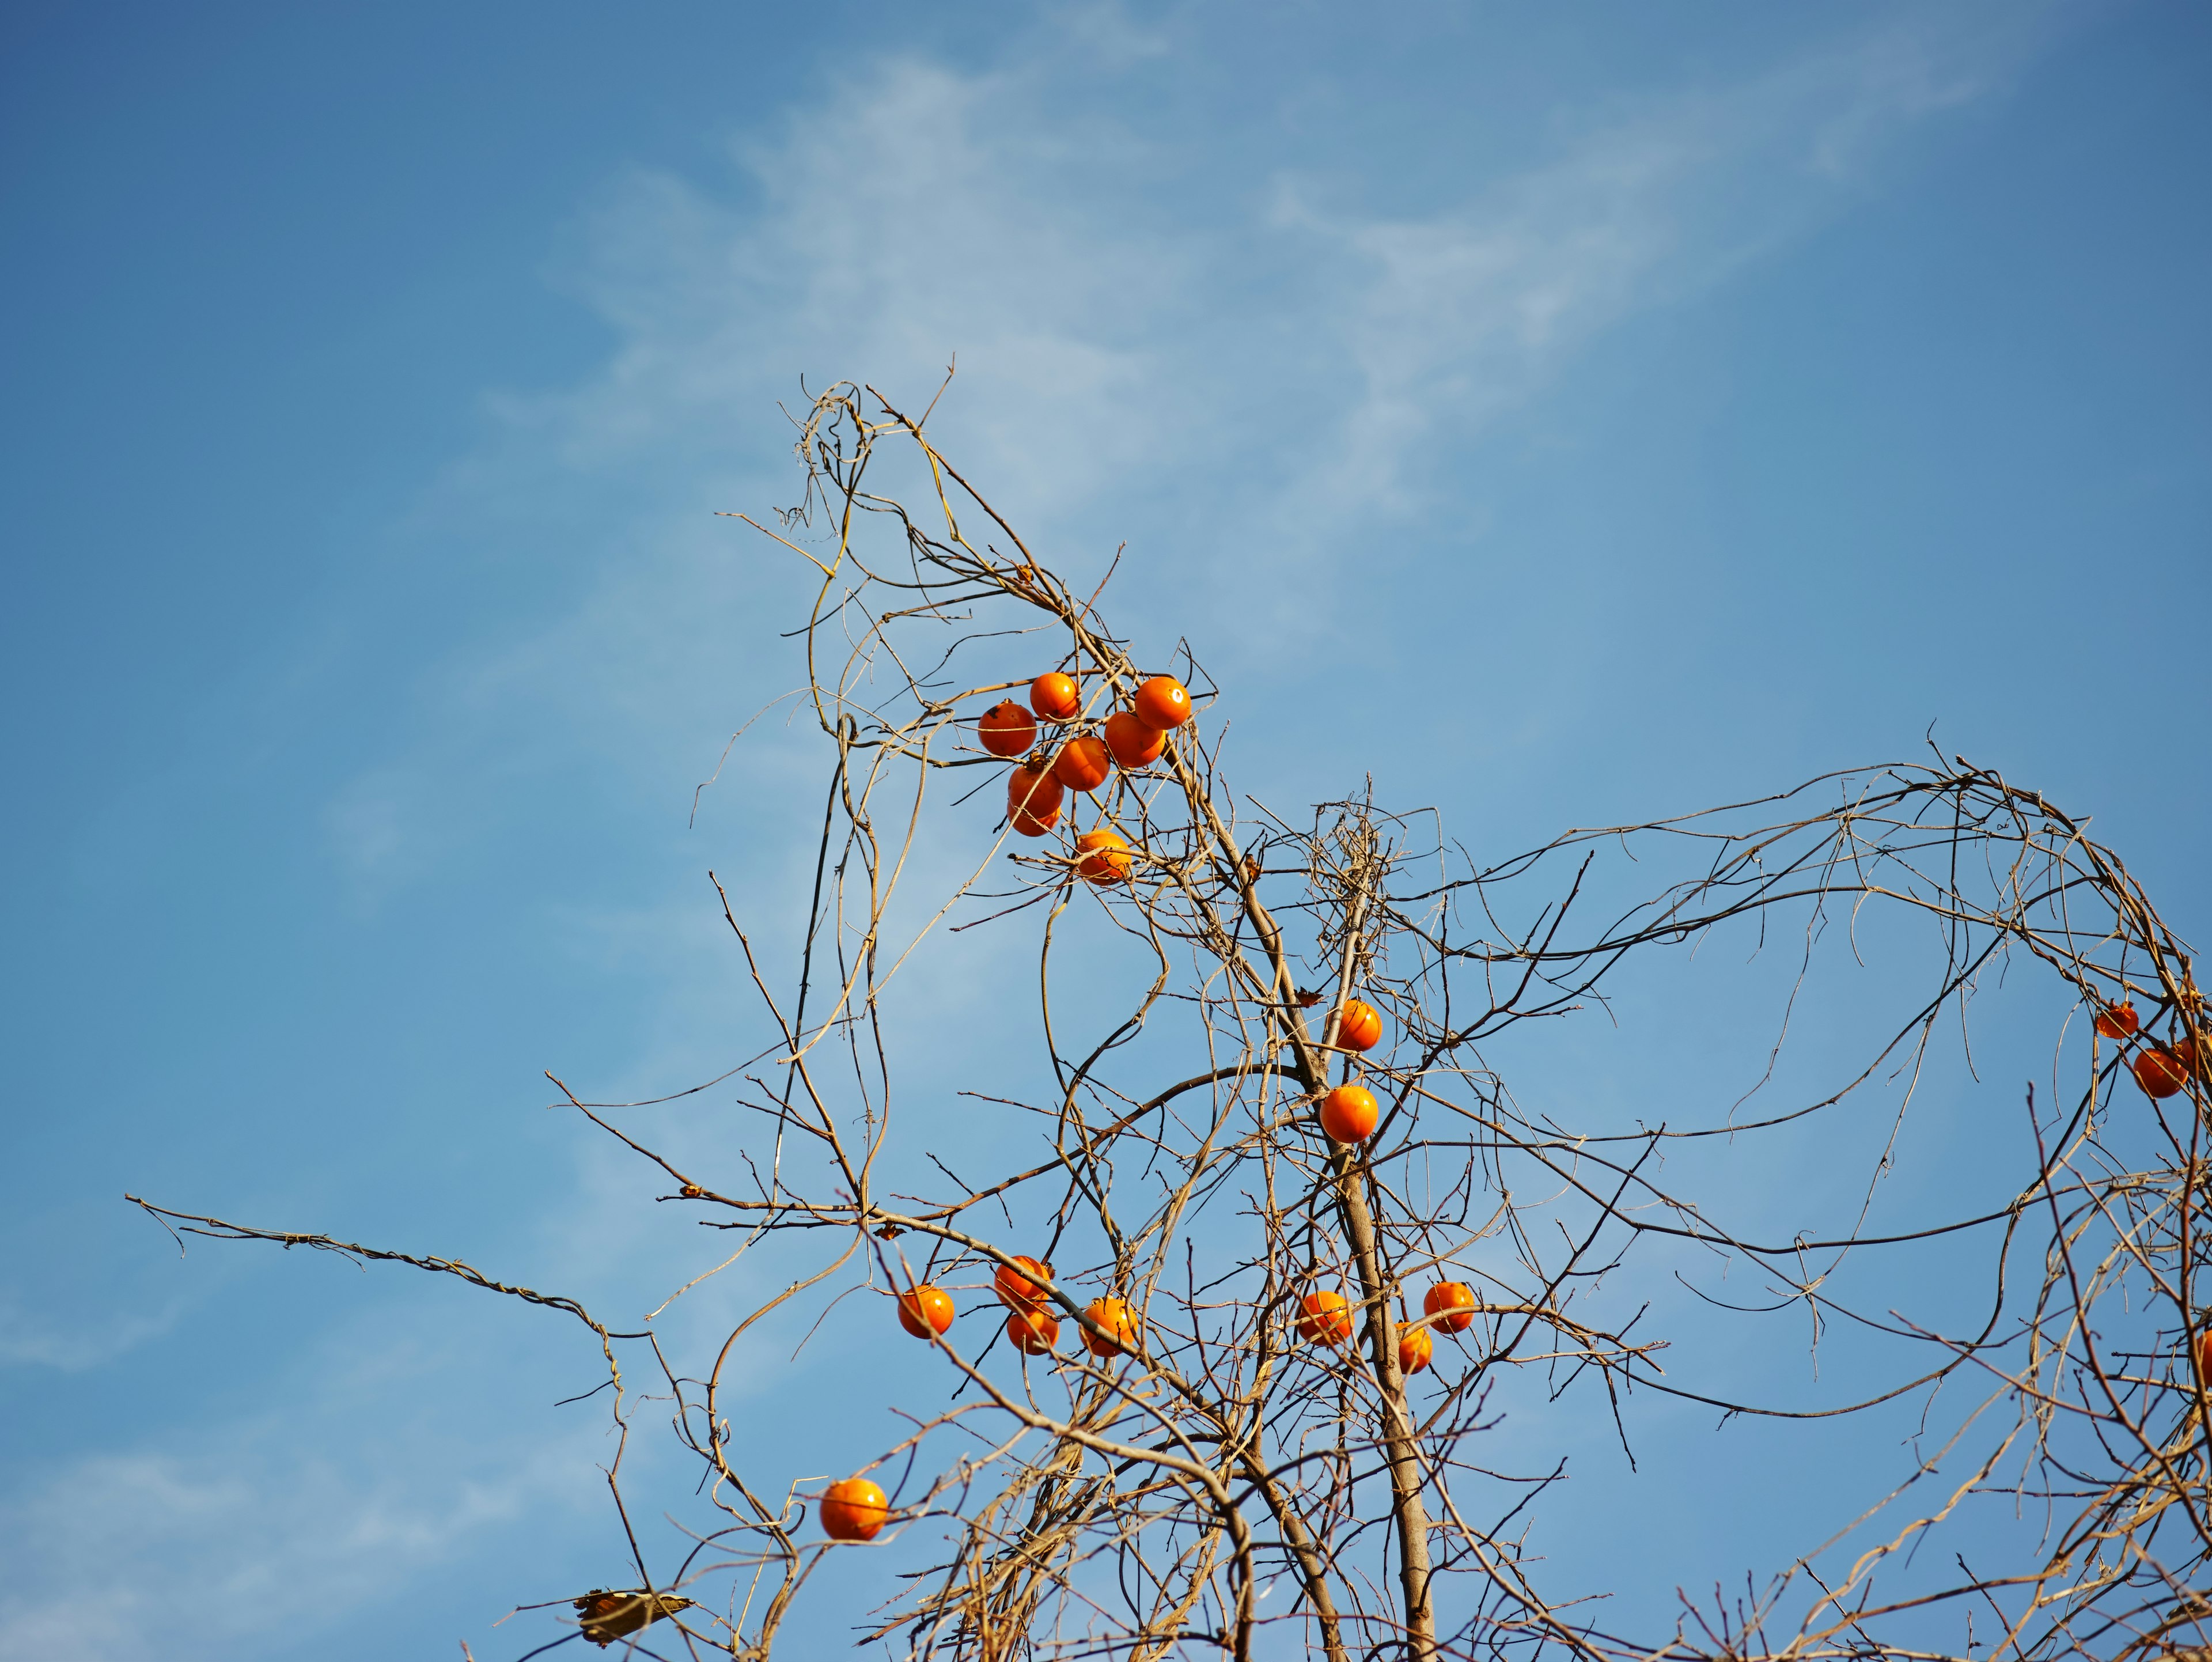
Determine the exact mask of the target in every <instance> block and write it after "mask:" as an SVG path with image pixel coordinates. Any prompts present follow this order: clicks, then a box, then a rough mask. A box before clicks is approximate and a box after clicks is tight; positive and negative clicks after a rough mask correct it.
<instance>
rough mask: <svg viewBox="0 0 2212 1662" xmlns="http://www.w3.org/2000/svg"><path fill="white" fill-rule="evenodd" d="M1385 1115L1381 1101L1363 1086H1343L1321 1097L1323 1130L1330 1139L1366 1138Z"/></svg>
mask: <svg viewBox="0 0 2212 1662" xmlns="http://www.w3.org/2000/svg"><path fill="white" fill-rule="evenodd" d="M1381 1117H1383V1105H1382V1104H1380V1103H1378V1102H1376V1100H1375V1093H1374V1092H1372V1091H1370V1090H1369V1089H1368V1088H1367V1087H1365V1086H1364V1085H1340V1086H1338V1087H1336V1089H1334V1091H1331V1092H1330V1093H1328V1095H1327V1096H1325V1097H1323V1098H1322V1099H1321V1129H1322V1130H1323V1131H1325V1132H1327V1133H1328V1140H1329V1141H1331V1142H1343V1143H1353V1142H1364V1141H1367V1139H1368V1138H1369V1137H1370V1136H1372V1135H1374V1132H1375V1122H1376V1120H1378V1119H1380V1118H1381Z"/></svg>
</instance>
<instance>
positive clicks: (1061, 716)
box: [1030, 669, 1083, 721]
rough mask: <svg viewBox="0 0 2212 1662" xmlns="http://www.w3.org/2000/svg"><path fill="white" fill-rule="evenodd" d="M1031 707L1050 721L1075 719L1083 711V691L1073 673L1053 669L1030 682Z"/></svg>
mask: <svg viewBox="0 0 2212 1662" xmlns="http://www.w3.org/2000/svg"><path fill="white" fill-rule="evenodd" d="M1030 709H1033V710H1035V711H1036V713H1037V714H1038V715H1042V716H1043V717H1044V719H1045V720H1046V721H1073V720H1074V719H1075V718H1076V717H1077V716H1079V715H1081V714H1082V713H1083V693H1082V691H1081V690H1080V689H1079V688H1078V687H1077V685H1075V678H1074V677H1073V675H1063V674H1061V673H1060V672H1059V671H1058V670H1056V669H1055V670H1052V671H1050V672H1048V673H1046V674H1043V675H1040V676H1038V677H1037V678H1036V680H1034V681H1032V682H1030Z"/></svg>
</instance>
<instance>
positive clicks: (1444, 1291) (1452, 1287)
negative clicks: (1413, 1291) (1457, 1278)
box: [1421, 1282, 1474, 1333]
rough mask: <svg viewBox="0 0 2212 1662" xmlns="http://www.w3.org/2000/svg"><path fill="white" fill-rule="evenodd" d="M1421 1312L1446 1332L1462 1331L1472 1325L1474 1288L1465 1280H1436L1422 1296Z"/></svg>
mask: <svg viewBox="0 0 2212 1662" xmlns="http://www.w3.org/2000/svg"><path fill="white" fill-rule="evenodd" d="M1444 1311H1449V1312H1451V1313H1450V1314H1449V1315H1444V1314H1443V1313H1442V1312H1444ZM1421 1313H1422V1314H1423V1315H1425V1316H1431V1317H1434V1318H1436V1319H1435V1323H1434V1324H1435V1325H1436V1326H1437V1327H1441V1328H1442V1329H1443V1330H1444V1331H1445V1332H1447V1333H1464V1332H1466V1331H1467V1330H1468V1328H1470V1327H1473V1326H1474V1288H1471V1287H1469V1286H1468V1284H1467V1283H1466V1282H1437V1284H1436V1285H1435V1286H1434V1287H1432V1288H1430V1289H1429V1290H1428V1292H1427V1293H1426V1294H1424V1295H1423V1296H1422V1299H1421Z"/></svg>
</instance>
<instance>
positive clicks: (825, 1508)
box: [822, 1477, 891, 1541]
mask: <svg viewBox="0 0 2212 1662" xmlns="http://www.w3.org/2000/svg"><path fill="white" fill-rule="evenodd" d="M890 1515H891V1513H890V1499H889V1497H887V1496H886V1495H884V1492H883V1490H882V1489H881V1488H878V1487H877V1486H876V1485H875V1484H873V1483H872V1482H869V1481H868V1480H867V1479H866V1478H865V1477H848V1478H846V1479H845V1480H844V1481H843V1482H839V1483H832V1484H830V1485H829V1488H827V1489H825V1490H823V1495H822V1532H823V1534H824V1535H826V1536H828V1537H829V1538H830V1539H831V1540H833V1541H872V1540H874V1539H875V1538H876V1531H878V1530H879V1529H881V1528H882V1527H883V1526H884V1522H885V1520H886V1519H889V1518H890Z"/></svg>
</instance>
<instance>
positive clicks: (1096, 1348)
mask: <svg viewBox="0 0 2212 1662" xmlns="http://www.w3.org/2000/svg"><path fill="white" fill-rule="evenodd" d="M1083 1313H1084V1315H1085V1316H1086V1317H1087V1318H1090V1319H1091V1321H1093V1322H1095V1323H1097V1324H1098V1325H1099V1326H1100V1327H1101V1328H1103V1329H1104V1330H1105V1331H1106V1333H1107V1334H1109V1335H1110V1337H1105V1338H1102V1337H1100V1336H1099V1335H1097V1334H1096V1333H1093V1332H1092V1331H1091V1330H1090V1329H1089V1328H1087V1327H1086V1328H1085V1329H1084V1330H1083V1347H1084V1348H1085V1349H1086V1350H1088V1351H1089V1352H1090V1353H1091V1355H1094V1356H1118V1355H1121V1353H1122V1352H1123V1351H1124V1350H1127V1349H1128V1348H1131V1347H1132V1346H1133V1345H1134V1344H1135V1343H1136V1342H1137V1318H1136V1317H1135V1316H1134V1315H1133V1314H1132V1313H1131V1312H1130V1310H1129V1306H1128V1305H1127V1302H1126V1301H1125V1300H1121V1299H1093V1300H1091V1302H1090V1303H1089V1304H1087V1305H1085V1306H1084V1308H1083Z"/></svg>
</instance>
